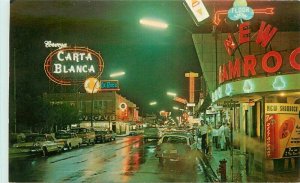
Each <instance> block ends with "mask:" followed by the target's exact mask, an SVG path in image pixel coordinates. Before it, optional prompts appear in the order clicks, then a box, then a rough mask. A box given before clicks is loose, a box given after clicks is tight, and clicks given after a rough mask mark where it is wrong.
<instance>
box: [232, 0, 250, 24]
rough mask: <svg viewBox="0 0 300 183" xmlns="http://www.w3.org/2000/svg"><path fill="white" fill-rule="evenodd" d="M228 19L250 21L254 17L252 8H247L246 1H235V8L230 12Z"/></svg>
mask: <svg viewBox="0 0 300 183" xmlns="http://www.w3.org/2000/svg"><path fill="white" fill-rule="evenodd" d="M227 15H228V18H229V19H230V20H234V21H236V20H242V19H243V20H250V19H251V18H253V16H254V11H253V9H252V8H250V7H248V6H247V1H246V0H235V1H234V3H233V7H232V8H230V9H229V10H228V13H227Z"/></svg>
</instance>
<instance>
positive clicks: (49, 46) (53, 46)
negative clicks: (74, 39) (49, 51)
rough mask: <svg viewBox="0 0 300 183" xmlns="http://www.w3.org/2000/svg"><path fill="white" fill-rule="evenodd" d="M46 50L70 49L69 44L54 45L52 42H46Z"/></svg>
mask: <svg viewBox="0 0 300 183" xmlns="http://www.w3.org/2000/svg"><path fill="white" fill-rule="evenodd" d="M44 44H45V47H46V48H65V47H68V45H67V43H53V42H52V41H44Z"/></svg>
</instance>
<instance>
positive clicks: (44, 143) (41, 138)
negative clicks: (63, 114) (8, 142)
mask: <svg viewBox="0 0 300 183" xmlns="http://www.w3.org/2000/svg"><path fill="white" fill-rule="evenodd" d="M13 148H14V149H12V150H11V153H24V154H42V155H43V156H46V155H48V154H49V153H51V152H60V150H61V148H62V146H61V145H60V144H59V143H56V142H55V139H54V137H53V136H52V135H50V134H29V135H27V136H26V137H25V141H24V142H21V143H16V144H14V145H13Z"/></svg>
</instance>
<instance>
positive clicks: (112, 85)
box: [100, 80, 120, 91]
mask: <svg viewBox="0 0 300 183" xmlns="http://www.w3.org/2000/svg"><path fill="white" fill-rule="evenodd" d="M100 90H101V91H118V90H120V88H119V81H118V80H101V81H100Z"/></svg>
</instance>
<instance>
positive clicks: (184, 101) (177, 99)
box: [173, 97, 187, 104]
mask: <svg viewBox="0 0 300 183" xmlns="http://www.w3.org/2000/svg"><path fill="white" fill-rule="evenodd" d="M173 100H175V101H176V102H179V103H183V104H186V103H187V101H186V99H183V98H180V97H174V99H173Z"/></svg>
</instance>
